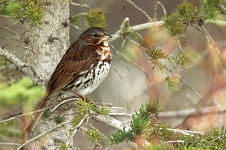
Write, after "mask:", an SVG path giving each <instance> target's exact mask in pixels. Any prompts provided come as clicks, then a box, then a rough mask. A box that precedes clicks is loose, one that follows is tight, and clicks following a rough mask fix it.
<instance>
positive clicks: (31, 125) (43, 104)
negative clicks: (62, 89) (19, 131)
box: [25, 94, 49, 132]
mask: <svg viewBox="0 0 226 150" xmlns="http://www.w3.org/2000/svg"><path fill="white" fill-rule="evenodd" d="M48 98H49V94H46V95H45V96H44V97H43V98H42V100H41V102H40V103H39V105H38V106H37V107H36V109H35V110H40V109H42V108H45V107H47V106H48V105H49V101H48V100H47V99H48ZM43 113H44V110H43V111H40V112H38V113H36V114H35V116H34V119H33V120H32V121H30V122H29V123H28V126H27V127H26V128H25V132H33V131H34V129H35V127H36V125H37V123H38V121H39V120H40V118H41V117H42V114H43Z"/></svg>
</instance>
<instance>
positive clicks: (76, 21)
mask: <svg viewBox="0 0 226 150" xmlns="http://www.w3.org/2000/svg"><path fill="white" fill-rule="evenodd" d="M71 23H73V24H74V25H78V23H79V16H74V17H73V18H71Z"/></svg>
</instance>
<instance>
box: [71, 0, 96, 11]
mask: <svg viewBox="0 0 226 150" xmlns="http://www.w3.org/2000/svg"><path fill="white" fill-rule="evenodd" d="M70 4H71V5H73V6H78V7H85V8H88V9H91V8H90V7H89V5H87V4H79V3H75V2H73V1H72V0H70Z"/></svg>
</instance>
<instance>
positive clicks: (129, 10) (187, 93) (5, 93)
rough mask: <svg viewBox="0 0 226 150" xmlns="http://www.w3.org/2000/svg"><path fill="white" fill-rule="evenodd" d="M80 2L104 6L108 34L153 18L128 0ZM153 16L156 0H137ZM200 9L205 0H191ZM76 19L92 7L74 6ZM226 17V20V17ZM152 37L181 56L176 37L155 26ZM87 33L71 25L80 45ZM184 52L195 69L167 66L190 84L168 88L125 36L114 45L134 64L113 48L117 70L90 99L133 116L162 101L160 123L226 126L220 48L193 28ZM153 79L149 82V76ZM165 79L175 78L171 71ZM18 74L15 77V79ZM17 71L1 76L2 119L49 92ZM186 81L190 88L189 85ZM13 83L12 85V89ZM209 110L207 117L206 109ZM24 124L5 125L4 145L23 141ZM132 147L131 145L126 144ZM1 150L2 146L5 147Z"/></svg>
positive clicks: (215, 34) (4, 21)
mask: <svg viewBox="0 0 226 150" xmlns="http://www.w3.org/2000/svg"><path fill="white" fill-rule="evenodd" d="M74 2H76V3H84V4H87V5H89V6H90V7H91V8H99V9H100V10H102V11H103V12H104V13H105V16H106V21H107V27H106V30H107V31H108V33H110V34H113V33H115V32H116V31H118V30H119V28H120V25H121V23H122V21H123V20H124V19H125V17H128V18H129V20H130V25H131V26H133V25H138V24H142V23H146V22H147V21H148V19H147V17H146V16H145V15H144V14H142V13H141V12H140V11H139V10H137V9H136V8H135V7H134V6H132V5H131V4H129V3H127V2H126V1H124V0H121V1H119V0H117V1H114V0H108V1H102V0H95V1H93V0H82V1H80V0H74ZM133 2H134V3H135V4H136V5H137V6H139V7H140V8H142V10H144V11H145V12H146V13H147V14H148V15H149V16H150V17H152V18H153V16H154V4H155V2H156V1H155V0H149V1H148V0H133ZM160 2H161V3H162V4H163V5H164V6H165V8H166V12H167V14H168V15H170V14H171V13H173V12H174V11H175V10H176V8H177V6H178V5H179V4H181V3H183V2H186V0H183V1H178V0H170V1H169V0H160ZM187 2H191V3H193V4H195V5H196V6H197V7H199V6H200V3H199V1H193V0H191V1H187ZM70 11H71V12H70V14H71V16H73V15H75V14H80V13H84V12H86V11H87V8H80V7H75V6H70ZM163 15H164V14H163V11H162V9H161V8H160V7H158V9H157V20H160V19H161V18H162V17H163ZM0 18H1V19H0V27H2V26H8V25H12V24H13V23H14V22H15V20H13V19H9V18H4V17H1V16H0ZM224 19H225V18H224ZM83 20H84V17H83V16H81V17H79V20H78V26H79V27H80V28H81V29H84V26H83V25H84V21H83ZM205 27H206V29H207V31H208V32H209V34H210V35H211V36H212V38H213V40H214V41H215V43H216V46H217V47H218V48H219V50H220V54H221V56H222V58H223V60H224V62H225V63H226V42H225V41H226V38H225V36H226V28H225V27H221V26H217V25H211V24H208V25H205ZM10 29H11V30H13V31H15V32H16V33H17V34H18V35H20V34H22V31H21V29H22V25H21V24H20V23H16V24H14V25H13V26H10ZM139 33H140V34H141V35H143V36H145V38H147V39H148V40H149V41H150V42H149V43H151V45H152V46H155V47H159V48H161V49H162V50H163V52H165V53H167V54H171V55H175V54H176V53H178V52H179V51H180V49H179V46H178V42H177V40H175V38H172V37H170V35H169V34H168V31H167V30H166V29H165V28H164V27H153V28H150V29H146V30H142V31H139ZM80 34H81V31H79V30H77V29H75V28H73V27H71V29H70V39H71V43H72V42H74V41H75V40H76V39H77V38H78V36H79V35H80ZM2 37H9V38H10V37H11V36H10V35H9V32H8V31H6V30H4V29H3V28H1V29H0V45H1V46H3V45H6V44H7V42H8V40H5V39H3V38H2ZM179 40H180V43H182V50H183V52H184V53H185V54H186V56H187V57H188V58H189V60H190V62H189V67H188V68H186V69H184V68H182V67H180V66H176V65H173V64H170V63H167V62H165V63H167V66H168V67H169V68H170V69H171V70H173V71H174V72H175V73H176V74H177V75H179V76H180V77H181V78H182V79H183V80H184V82H181V81H178V85H177V89H176V90H175V89H170V88H169V87H168V86H167V82H166V80H165V76H164V74H163V73H162V72H161V71H160V70H158V69H156V68H154V65H153V64H152V63H151V61H150V60H149V56H147V54H146V53H145V52H144V51H143V50H142V49H140V48H139V47H138V46H136V45H135V44H133V43H131V42H130V41H128V40H125V41H124V39H122V38H120V39H117V40H115V41H113V42H112V43H111V45H113V46H114V47H115V49H117V51H119V52H120V53H121V54H122V55H123V56H125V57H126V58H127V59H128V60H130V61H131V62H133V63H136V64H137V65H138V66H140V67H141V68H143V71H142V70H141V69H140V68H138V67H137V66H136V65H134V64H133V63H129V62H127V61H125V59H124V58H121V57H120V56H118V55H117V53H116V52H115V51H114V50H112V53H113V64H112V66H113V67H114V68H115V69H116V71H115V70H114V69H111V71H110V73H109V75H108V76H107V78H106V79H105V80H104V82H103V83H102V84H101V86H100V87H99V88H98V89H96V90H95V91H94V92H93V93H92V94H90V95H89V96H88V97H89V98H90V99H92V100H94V101H100V102H104V103H112V104H113V105H115V106H119V107H123V108H125V109H126V110H127V111H128V112H130V113H132V112H134V110H137V109H138V108H139V107H140V105H141V104H145V103H146V102H147V103H150V102H152V101H153V100H155V99H158V100H159V102H160V104H161V105H162V110H163V112H162V113H160V114H159V115H158V116H157V118H158V119H159V121H160V122H162V123H166V124H168V125H169V126H171V127H173V128H176V127H179V128H181V129H189V130H197V131H203V132H205V131H208V130H210V129H211V128H218V127H222V126H225V125H226V119H225V118H226V74H225V69H224V68H223V67H222V65H221V64H220V62H219V61H217V60H218V55H217V54H216V52H215V50H214V47H211V46H210V45H208V43H207V40H206V38H205V36H204V35H203V34H202V33H201V32H199V31H197V30H196V29H194V28H191V27H188V29H187V31H186V32H185V34H184V35H183V36H182V37H180V39H179ZM7 49H8V50H10V51H15V53H16V54H17V55H18V56H19V57H21V58H22V56H23V55H24V49H23V48H21V47H18V46H15V45H14V46H12V45H9V46H7ZM0 63H1V64H0V66H3V65H5V61H4V58H0ZM146 75H147V76H148V78H147V76H146ZM165 75H166V76H167V77H168V76H171V74H170V73H169V72H165ZM12 76H13V78H12ZM19 77H20V76H19V75H18V73H17V71H15V72H10V73H9V72H7V74H6V73H5V72H4V70H3V69H2V70H1V72H0V79H1V81H0V118H5V117H8V116H11V115H13V114H16V113H19V112H22V111H26V110H30V109H31V108H32V106H31V105H33V104H35V103H36V102H37V101H38V100H39V99H40V98H41V97H42V95H43V93H44V89H43V88H42V87H38V86H36V85H34V84H33V83H32V82H31V81H30V80H29V79H27V78H23V80H19V79H18V78H19ZM185 83H186V84H185ZM9 85H10V86H9ZM204 109H205V111H206V112H204V113H203V111H202V110H204ZM21 122H23V119H17V120H13V121H10V122H7V123H1V124H0V142H2V141H10V142H17V143H18V142H20V140H21V139H22V137H23V134H21V127H20V125H21ZM125 147H126V146H125ZM0 149H1V148H0Z"/></svg>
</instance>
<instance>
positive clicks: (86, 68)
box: [26, 27, 111, 131]
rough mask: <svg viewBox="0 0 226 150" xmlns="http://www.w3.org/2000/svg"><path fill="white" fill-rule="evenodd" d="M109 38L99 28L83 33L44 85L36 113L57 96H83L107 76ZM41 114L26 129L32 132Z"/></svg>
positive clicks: (109, 60)
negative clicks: (43, 92)
mask: <svg viewBox="0 0 226 150" xmlns="http://www.w3.org/2000/svg"><path fill="white" fill-rule="evenodd" d="M110 37H111V36H110V35H108V34H107V33H106V31H105V30H104V29H102V28H99V27H91V28H89V29H87V30H86V31H84V32H83V33H82V34H81V35H80V36H79V38H78V40H77V41H76V42H74V43H73V44H72V45H71V46H70V47H69V48H68V50H67V51H66V53H65V54H64V56H63V58H62V59H61V61H60V62H59V63H58V65H57V67H56V69H55V71H54V72H53V74H52V76H51V77H50V80H49V82H48V84H47V86H46V95H45V96H44V97H43V99H42V101H41V102H40V103H39V105H38V106H37V108H36V109H37V110H39V109H42V108H45V107H47V106H48V105H49V102H50V100H52V99H54V98H56V97H57V96H59V95H60V94H68V93H75V94H77V95H78V96H83V95H87V94H89V93H91V92H92V91H94V90H95V89H96V88H97V87H98V86H99V85H100V84H101V82H102V81H103V80H104V79H105V77H106V76H107V74H108V72H109V69H110V65H111V51H110V47H109V40H110ZM42 114H43V111H42V112H39V113H38V114H36V116H35V118H34V120H33V121H32V122H31V123H30V124H29V126H28V127H27V128H26V131H33V130H34V129H35V126H36V124H37V123H38V121H39V119H40V117H41V116H42Z"/></svg>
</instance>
